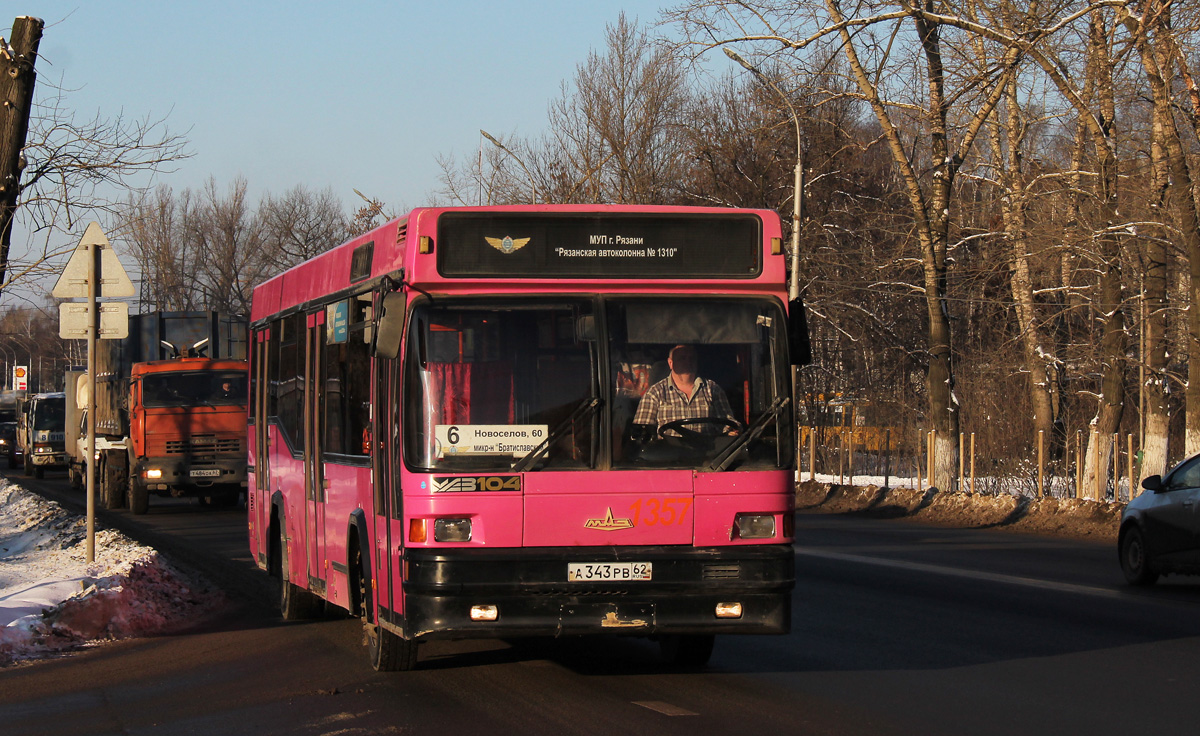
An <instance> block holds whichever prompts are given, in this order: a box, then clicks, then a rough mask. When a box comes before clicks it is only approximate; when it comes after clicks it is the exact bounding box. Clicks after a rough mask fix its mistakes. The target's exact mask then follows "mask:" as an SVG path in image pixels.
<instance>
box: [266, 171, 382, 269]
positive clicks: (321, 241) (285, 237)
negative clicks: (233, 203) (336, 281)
mask: <svg viewBox="0 0 1200 736" xmlns="http://www.w3.org/2000/svg"><path fill="white" fill-rule="evenodd" d="M379 206H380V207H381V208H382V205H381V204H380V205H379ZM258 216H259V217H260V218H261V219H262V226H263V231H264V232H263V245H264V247H265V249H266V252H267V253H269V254H271V255H270V258H269V259H267V260H268V263H269V266H270V267H271V268H274V269H276V270H279V271H282V270H285V269H287V268H290V267H291V266H294V265H296V264H297V263H301V262H303V261H306V260H308V259H309V258H312V257H313V256H315V255H317V254H319V253H324V252H325V251H327V250H329V249H330V248H332V247H333V246H335V245H338V244H340V243H341V242H342V241H343V240H344V239H345V238H346V235H347V233H348V232H349V228H350V223H348V222H346V216H345V215H344V214H343V209H342V203H341V201H339V200H338V198H337V197H336V196H334V194H333V190H332V189H330V188H325V189H323V190H321V191H320V192H312V191H310V190H308V189H307V188H305V187H303V186H295V187H292V188H291V189H289V190H288V191H287V192H285V193H284V194H283V196H282V197H278V198H277V197H273V196H271V195H270V194H267V195H266V196H264V197H263V199H262V202H260V203H259V206H258ZM364 232H365V230H364Z"/></svg>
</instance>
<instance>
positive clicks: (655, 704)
mask: <svg viewBox="0 0 1200 736" xmlns="http://www.w3.org/2000/svg"><path fill="white" fill-rule="evenodd" d="M633 704H634V705H640V706H642V707H643V708H649V709H650V710H654V711H658V712H659V713H662V714H663V715H665V716H698V715H700V714H699V713H693V712H691V711H690V710H688V709H686V708H680V707H679V706H678V705H671V704H670V703H664V702H662V701H661V700H635V701H633Z"/></svg>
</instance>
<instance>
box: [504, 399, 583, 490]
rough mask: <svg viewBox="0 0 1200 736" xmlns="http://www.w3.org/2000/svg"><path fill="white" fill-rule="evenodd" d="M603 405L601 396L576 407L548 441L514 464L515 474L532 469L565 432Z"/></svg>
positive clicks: (555, 429) (555, 428)
mask: <svg viewBox="0 0 1200 736" xmlns="http://www.w3.org/2000/svg"><path fill="white" fill-rule="evenodd" d="M603 403H604V400H603V399H601V398H600V397H599V396H593V397H592V398H590V399H584V400H583V403H581V404H580V405H579V406H577V407H575V411H573V412H571V415H570V416H568V417H567V418H566V419H564V420H562V421H561V422H559V423H558V425H557V426H555V427H554V429H553V430H551V431H550V434H548V435H546V439H544V440H542V443H541V444H540V445H538V446H537V447H535V448H533V449H532V450H530V451H529V454H528V455H526V456H525V457H523V458H521V459H520V460H518V461H516V462H515V463H513V466H512V469H513V472H514V473H520V472H522V471H524V470H528V469H529V468H530V467H532V466H533V464H534V463H536V462H537V461H538V460H540V459H541V457H542V455H545V454H546V452H547V451H548V450H549V449H550V445H552V444H554V443H555V442H557V441H558V438H559V437H561V436H562V434H563V432H566V431H567V430H568V429H569V428H570V427H571V426H572V425H573V424H574V423H575V422H576V421H578V420H579V419H582V418H583V417H585V416H588V415H590V414H591V413H592V412H594V411H596V409H598V408H600V405H601V404H603Z"/></svg>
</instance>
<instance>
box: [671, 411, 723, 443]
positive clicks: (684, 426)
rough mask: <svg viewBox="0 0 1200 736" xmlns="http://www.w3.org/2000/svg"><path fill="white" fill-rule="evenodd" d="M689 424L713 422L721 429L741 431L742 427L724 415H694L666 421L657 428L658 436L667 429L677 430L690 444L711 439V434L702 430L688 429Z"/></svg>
mask: <svg viewBox="0 0 1200 736" xmlns="http://www.w3.org/2000/svg"><path fill="white" fill-rule="evenodd" d="M689 424H715V425H717V426H718V427H721V428H722V429H726V428H727V429H732V430H736V431H741V429H742V425H740V424H738V423H737V422H735V421H733V420H732V419H727V418H725V417H694V418H692V419H676V420H675V421H673V422H667V423H666V424H664V425H662V426H661V427H659V428H658V434H659V436H662V437H665V436H666V431H667V430H671V431H673V432H678V433H679V436H680V437H681V438H683V440H684V441H686V442H688V443H691V444H695V443H697V442H700V441H701V440H709V439H712V435H709V434H704V433H703V432H697V431H696V430H694V429H688V425H689Z"/></svg>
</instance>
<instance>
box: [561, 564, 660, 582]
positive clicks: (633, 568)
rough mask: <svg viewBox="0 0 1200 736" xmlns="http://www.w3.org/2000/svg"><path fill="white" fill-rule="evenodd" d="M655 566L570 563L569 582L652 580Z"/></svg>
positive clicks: (568, 570) (568, 567)
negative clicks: (651, 576)
mask: <svg viewBox="0 0 1200 736" xmlns="http://www.w3.org/2000/svg"><path fill="white" fill-rule="evenodd" d="M652 572H653V565H652V564H651V563H649V562H569V563H567V581H568V582H572V583H576V582H588V581H608V580H613V581H621V580H650V575H651V573H652Z"/></svg>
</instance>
